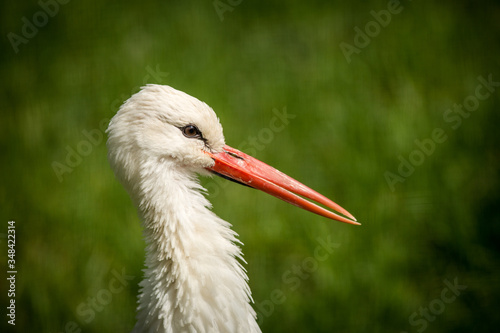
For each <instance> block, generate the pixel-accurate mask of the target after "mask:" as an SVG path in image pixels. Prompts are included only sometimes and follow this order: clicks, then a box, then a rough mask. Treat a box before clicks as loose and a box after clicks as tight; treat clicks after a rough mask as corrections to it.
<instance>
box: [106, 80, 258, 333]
mask: <svg viewBox="0 0 500 333" xmlns="http://www.w3.org/2000/svg"><path fill="white" fill-rule="evenodd" d="M190 124H192V125H196V126H197V127H198V128H199V129H200V131H201V132H202V133H203V137H204V139H205V142H203V140H196V139H192V138H187V137H185V136H184V135H183V134H182V132H181V130H180V129H179V128H181V127H183V126H186V125H190ZM107 132H108V135H109V139H108V142H107V145H108V150H109V153H108V158H109V161H110V164H111V166H112V168H113V170H114V171H115V174H116V176H117V178H118V179H119V180H120V182H121V183H122V184H123V186H124V187H125V188H126V190H127V191H128V193H129V194H130V196H131V198H132V199H133V201H134V203H135V205H136V206H137V208H138V211H139V215H140V217H141V220H142V224H143V234H144V238H145V241H146V244H147V247H146V269H145V270H144V275H145V277H144V280H143V281H142V282H141V283H140V288H141V291H140V295H139V306H138V314H137V324H136V326H135V328H134V331H133V332H260V329H259V327H258V325H257V323H256V314H255V311H254V310H253V309H252V307H251V306H250V304H249V303H250V302H251V301H252V299H251V293H250V288H249V287H248V284H247V280H248V278H247V275H246V273H245V270H244V269H243V267H242V265H241V263H240V261H243V259H242V253H241V250H240V248H239V247H238V246H236V245H235V243H239V241H238V240H237V239H236V236H237V234H236V233H235V232H234V231H232V230H231V229H230V224H229V223H227V222H225V221H223V220H222V219H220V218H219V217H217V216H216V215H215V214H214V213H213V212H212V211H211V210H210V208H211V205H210V203H209V202H208V201H207V200H206V198H205V197H204V196H203V195H202V194H201V192H204V191H205V190H204V189H203V188H202V187H201V185H200V184H199V182H198V179H197V175H196V174H197V173H200V174H207V171H206V170H205V167H208V166H211V165H213V161H212V159H211V158H210V157H209V156H208V155H207V154H204V153H203V150H210V151H211V152H220V151H222V147H223V146H224V136H223V133H222V127H221V125H220V123H219V120H218V118H217V116H216V115H215V113H214V111H213V110H212V109H211V108H210V107H209V106H208V105H206V104H205V103H203V102H201V101H199V100H197V99H196V98H193V97H191V96H189V95H187V94H185V93H183V92H181V91H178V90H175V89H173V88H171V87H168V86H160V85H147V86H146V87H143V89H142V90H141V91H140V92H138V93H137V94H135V95H134V96H132V97H131V98H130V99H129V100H127V101H126V102H125V103H124V104H123V105H122V107H121V108H120V110H119V111H118V112H117V114H116V115H115V116H114V117H113V119H112V120H111V122H110V125H109V128H108V131H107ZM243 262H244V261H243Z"/></svg>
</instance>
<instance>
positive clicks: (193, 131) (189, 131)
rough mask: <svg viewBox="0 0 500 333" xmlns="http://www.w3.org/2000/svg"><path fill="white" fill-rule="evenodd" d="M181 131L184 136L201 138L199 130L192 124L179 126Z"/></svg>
mask: <svg viewBox="0 0 500 333" xmlns="http://www.w3.org/2000/svg"><path fill="white" fill-rule="evenodd" d="M181 131H182V134H184V136H185V137H186V138H202V135H201V132H200V130H199V129H198V127H196V126H194V125H187V126H184V127H182V128H181Z"/></svg>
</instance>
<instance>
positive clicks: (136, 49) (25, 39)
mask: <svg viewBox="0 0 500 333" xmlns="http://www.w3.org/2000/svg"><path fill="white" fill-rule="evenodd" d="M61 2H64V1H62V0H61ZM54 3H57V4H58V5H57V6H55V5H54ZM45 4H46V5H45ZM388 8H389V9H392V10H393V11H394V12H395V11H398V12H397V13H392V14H391V16H390V22H389V18H388V16H387V15H385V16H384V14H383V13H387V10H388ZM372 11H374V13H375V14H373V12H372ZM381 11H386V12H381ZM43 13H46V14H43ZM0 15H1V23H0V25H1V33H2V51H1V53H0V70H1V74H2V80H1V83H0V84H1V86H2V88H1V90H0V91H1V92H0V93H1V96H2V97H1V101H0V103H1V111H0V115H1V116H0V117H1V118H0V123H1V131H0V137H1V151H0V154H1V156H2V160H1V164H0V168H1V175H2V182H1V187H0V188H1V191H0V199H1V206H2V210H1V224H0V244H1V246H0V248H1V255H0V263H1V267H2V273H1V275H2V276H4V278H2V282H1V283H0V300H1V304H2V305H1V308H2V311H1V312H2V317H1V318H2V319H1V321H0V330H1V331H2V332H6V331H12V332H127V331H130V330H131V329H132V327H133V325H134V323H135V306H136V295H137V293H138V287H137V284H138V283H139V281H140V280H141V276H142V271H141V269H142V268H143V259H144V242H143V240H142V236H141V227H140V223H139V221H138V218H137V215H136V212H135V209H134V207H133V206H132V204H131V202H130V200H129V198H128V196H127V194H126V193H125V191H124V189H123V188H122V187H121V185H120V184H119V183H118V182H117V181H116V180H115V178H114V175H113V173H112V171H111V170H110V168H109V165H108V162H107V159H106V147H105V134H104V129H105V128H106V124H107V122H108V120H109V119H110V118H111V117H112V116H113V115H114V114H115V113H116V111H117V109H118V107H119V105H120V104H121V103H122V101H124V100H125V99H127V98H128V97H129V96H130V95H131V94H132V93H134V92H137V91H138V90H139V87H140V86H142V85H143V84H145V83H160V84H168V85H171V86H173V87H175V88H177V89H180V90H183V91H185V92H187V93H189V94H191V95H193V96H196V97H198V98H199V99H201V100H203V101H205V102H207V103H208V104H209V105H211V106H212V107H213V108H214V110H215V111H216V112H217V113H218V115H219V117H220V119H221V122H222V124H223V126H224V130H225V136H226V142H227V143H228V144H230V145H232V146H235V147H240V148H242V149H243V148H244V149H246V150H247V151H248V152H251V153H252V154H253V155H255V156H256V157H257V158H259V159H261V160H263V161H266V162H267V163H269V164H271V165H273V166H275V167H277V168H278V169H280V170H282V171H284V172H286V173H288V174H289V175H291V176H292V177H294V178H296V179H298V180H300V181H302V182H304V183H305V184H307V185H309V186H311V187H312V188H314V189H316V190H318V191H319V192H321V193H324V194H325V195H327V196H329V197H331V198H332V199H333V200H334V201H336V202H338V203H339V204H340V205H342V206H343V207H345V208H347V209H348V210H349V211H350V212H352V213H353V214H354V215H355V216H356V217H357V218H358V220H359V221H361V222H362V224H363V225H362V226H361V227H356V226H350V225H345V224H341V223H337V222H332V221H329V220H326V219H324V218H321V217H318V216H315V215H313V214H310V213H308V212H306V211H302V210H299V209H298V208H295V207H293V206H290V205H287V204H286V203H283V202H282V201H280V200H278V199H275V198H272V197H269V196H268V195H266V194H264V193H260V192H257V191H253V190H251V189H248V188H245V187H240V186H238V185H236V184H233V183H229V182H225V181H223V180H216V179H212V180H211V179H203V180H202V183H203V184H204V185H205V186H206V187H207V188H208V190H209V195H210V200H211V201H212V203H213V205H214V208H213V209H214V211H215V212H216V213H217V214H218V215H220V216H221V217H223V218H224V219H226V220H228V221H230V222H231V223H232V224H233V228H234V230H236V231H237V232H238V234H239V235H240V239H241V241H242V242H243V243H244V244H245V245H244V246H243V252H244V253H245V259H246V261H247V262H248V264H247V265H246V268H247V270H248V275H249V278H250V286H251V289H252V291H253V298H254V300H255V308H256V310H257V312H259V313H260V316H259V322H260V325H261V328H262V330H263V331H265V332H424V331H427V332H493V331H496V329H497V328H498V327H499V326H500V319H499V318H500V317H499V315H498V312H499V310H500V306H499V305H500V301H499V297H500V284H499V282H500V277H499V276H500V258H499V250H500V246H499V241H500V239H499V229H500V225H499V223H500V218H499V216H500V214H499V209H498V206H499V204H500V201H499V199H500V195H499V168H500V148H499V146H500V140H499V135H498V133H499V131H498V125H499V124H500V116H499V114H500V112H499V109H500V87H499V86H498V85H500V84H499V83H496V86H495V83H494V84H493V85H490V86H489V89H490V90H488V88H486V87H484V86H483V87H482V88H477V87H478V85H480V80H479V79H478V78H479V77H482V78H484V79H485V80H488V77H490V79H491V81H494V82H500V66H499V65H500V56H499V55H500V34H499V33H500V5H499V4H498V2H497V1H461V2H456V1H439V2H438V1H420V0H419V1H409V0H405V1H403V0H402V1H401V2H400V3H399V5H397V4H394V3H391V4H389V3H388V2H387V1H352V2H340V1H287V2H281V1H269V0H268V1H250V0H243V1H236V0H234V1H229V0H220V1H215V2H214V1H211V0H210V1H156V2H150V1H97V0H90V1H67V2H66V3H58V2H54V1H51V0H47V2H44V0H42V1H41V2H40V3H39V2H37V1H34V0H29V1H18V2H14V1H10V2H7V1H4V2H2V4H1V10H0ZM375 16H378V17H379V20H381V22H382V23H377V21H376V19H375ZM23 18H24V19H23ZM26 22H28V23H26ZM33 22H35V23H37V24H38V25H39V27H36V26H34V29H33V27H32V28H30V27H29V25H30V24H33ZM377 27H378V28H377ZM367 28H368V29H369V30H368V33H369V35H366V36H365V37H363V34H365V33H366V32H365V31H366V29H367ZM370 29H371V30H370ZM359 31H362V33H360V32H359ZM23 34H24V35H23ZM342 43H343V44H342ZM347 44H349V45H350V46H347ZM341 45H343V46H341ZM356 45H357V46H356ZM353 47H356V49H354V48H353ZM343 49H344V51H343ZM345 50H351V51H352V52H347V53H346V51H345ZM477 89H479V90H477ZM478 91H479V93H480V94H481V95H480V96H483V97H481V98H482V99H478V98H477V97H475V96H476V95H477V94H478ZM485 95H488V96H487V97H484V96H485ZM474 101H477V102H478V103H477V104H474V103H475V102H474ZM463 103H471V104H469V108H472V109H473V110H474V111H473V112H470V113H469V112H468V111H467V112H466V113H463V115H461V114H460V113H457V112H454V111H447V110H453V106H454V104H457V105H460V104H463ZM273 110H274V111H273ZM464 110H465V109H464ZM278 111H279V112H278ZM284 111H286V112H287V113H288V115H289V118H286V121H283V123H280V122H279V121H278V120H276V119H275V120H273V119H274V118H275V117H276V114H277V113H276V112H278V113H281V114H283V112H284ZM446 117H448V118H446ZM459 121H460V123H459ZM271 122H275V123H277V124H278V125H280V124H282V125H283V126H281V127H280V130H276V127H273V126H271ZM453 126H455V128H454V127H453ZM273 128H274V129H273ZM436 129H438V131H439V129H441V130H442V135H441V136H439V142H436V139H434V140H435V141H434V143H433V144H431V143H429V140H430V139H432V138H433V132H434V131H435V130H436ZM443 135H444V136H445V138H446V139H443ZM415 140H418V141H419V142H426V143H427V146H425V147H426V148H425V149H426V152H423V151H422V150H423V148H419V146H418V144H417V143H416V141H415ZM410 158H411V160H412V161H413V162H410V163H413V164H416V165H415V166H412V167H411V169H408V166H406V167H400V164H401V163H402V162H401V161H402V159H405V160H409V159H410ZM398 167H399V168H400V169H401V168H402V169H401V170H400V171H398ZM405 168H406V169H405ZM401 174H404V175H401ZM388 175H390V176H388ZM388 177H389V179H390V181H388ZM397 177H400V178H397ZM10 220H14V221H15V225H16V237H17V238H16V268H17V270H18V274H17V281H16V298H15V299H16V309H17V312H16V315H17V316H16V326H15V327H12V326H11V325H8V324H7V317H6V316H5V314H4V312H5V311H6V310H5V309H6V306H7V304H8V303H7V302H8V301H9V299H8V297H7V288H6V287H7V283H6V280H5V275H6V271H7V267H6V260H7V239H6V234H7V222H8V221H10ZM324 243H330V245H329V249H330V252H328V255H327V256H326V258H325V257H324V256H321V258H319V257H318V256H317V255H315V250H316V248H317V247H318V246H321V244H324ZM332 244H334V245H332ZM321 253H323V252H321ZM320 259H321V260H320ZM116 274H118V275H120V274H125V275H127V278H128V279H129V280H124V281H126V282H125V283H122V285H121V287H122V288H120V291H119V292H113V293H111V292H110V283H116V280H113V279H115V277H116ZM112 281H115V282H112ZM447 283H448V284H451V285H453V284H458V285H459V287H458V288H459V289H457V290H455V294H453V293H452V292H451V291H450V290H449V289H446V288H449V286H448V284H447ZM464 288H465V289H464ZM113 290H115V291H116V286H115V288H114V289H113ZM276 292H278V294H279V293H280V292H281V294H280V295H281V296H280V297H279V299H276V297H275V296H276ZM273 295H274V296H273ZM443 295H444V296H443ZM443 297H444V298H443Z"/></svg>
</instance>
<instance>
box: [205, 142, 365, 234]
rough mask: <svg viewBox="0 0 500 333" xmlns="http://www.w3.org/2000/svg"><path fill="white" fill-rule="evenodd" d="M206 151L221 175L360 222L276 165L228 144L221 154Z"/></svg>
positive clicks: (322, 212) (313, 209)
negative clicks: (266, 162)
mask: <svg viewBox="0 0 500 333" xmlns="http://www.w3.org/2000/svg"><path fill="white" fill-rule="evenodd" d="M207 154H208V155H210V156H211V157H212V158H213V160H214V161H215V164H214V166H212V167H211V168H207V169H208V170H210V171H212V172H214V173H215V174H217V175H219V176H222V177H224V178H227V179H229V180H233V181H235V182H237V183H240V184H242V185H247V186H250V187H253V188H256V189H259V190H261V191H264V192H266V193H269V194H271V195H273V196H275V197H277V198H279V199H281V200H283V201H286V202H288V203H291V204H292V205H295V206H297V207H300V208H303V209H305V210H308V211H310V212H313V213H315V214H318V215H321V216H324V217H327V218H330V219H332V220H336V221H340V222H345V223H350V224H357V225H359V224H360V223H358V222H356V218H354V216H352V215H351V214H350V213H349V212H348V211H347V210H345V209H344V208H342V207H340V206H339V205H337V204H336V203H335V202H333V201H331V200H330V199H328V198H326V197H325V196H323V195H321V194H319V193H318V192H316V191H314V190H312V189H310V188H309V187H307V186H305V185H304V184H302V183H300V182H298V181H296V180H295V179H293V178H291V177H289V176H287V175H285V174H284V173H282V172H280V171H278V170H276V169H275V168H273V167H271V166H269V165H267V164H265V163H263V162H261V161H259V160H258V159H256V158H253V157H252V156H249V155H247V154H245V153H242V152H241V151H239V150H237V149H234V148H231V147H229V146H227V145H226V146H224V151H223V152H222V153H218V154H212V153H208V152H207ZM299 195H301V196H303V197H305V198H307V199H311V200H314V201H316V202H317V203H320V204H323V205H325V206H326V207H328V208H331V209H332V210H335V211H337V212H339V213H341V214H343V215H345V216H347V218H346V217H344V216H341V215H338V214H336V213H334V212H332V211H329V210H327V209H325V208H323V207H320V206H318V205H316V204H314V203H312V202H310V201H307V200H306V199H304V198H302V197H300V196H299Z"/></svg>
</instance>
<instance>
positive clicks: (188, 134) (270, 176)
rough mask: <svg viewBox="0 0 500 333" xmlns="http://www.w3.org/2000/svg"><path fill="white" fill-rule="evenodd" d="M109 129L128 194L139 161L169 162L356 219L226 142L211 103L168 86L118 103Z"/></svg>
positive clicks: (115, 165)
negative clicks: (120, 103) (119, 104)
mask: <svg viewBox="0 0 500 333" xmlns="http://www.w3.org/2000/svg"><path fill="white" fill-rule="evenodd" d="M107 132H108V136H109V138H108V142H107V146H108V158H109V160H110V163H111V166H112V168H113V169H114V171H115V174H116V175H117V177H118V178H119V179H120V181H121V182H122V183H123V184H124V186H125V187H126V188H127V190H129V192H130V193H133V191H131V190H132V189H133V188H134V186H136V185H137V184H138V183H139V181H140V179H141V177H142V176H143V175H141V166H143V165H151V164H153V165H158V166H165V165H168V166H169V167H172V168H177V169H179V170H184V171H186V172H191V173H200V174H207V173H209V172H212V173H214V174H217V175H219V176H222V177H224V178H226V179H229V180H232V181H235V182H237V183H240V184H243V185H247V186H249V187H253V188H257V189H260V190H262V191H264V192H266V193H269V194H271V195H274V196H276V197H278V198H280V199H282V200H284V201H287V202H289V203H291V204H293V205H296V206H298V207H301V208H304V209H306V210H309V211H311V212H314V213H316V214H319V215H322V216H325V217H328V218H331V219H334V220H338V221H342V222H346V223H351V224H359V223H357V222H355V221H356V220H355V218H354V217H353V216H352V215H351V214H350V213H349V212H347V211H346V210H345V209H343V208H342V207H340V206H339V205H337V204H336V203H334V202H332V201H331V200H329V199H327V198H326V197H324V196H322V195H321V194H319V193H317V192H315V191H313V190H311V189H310V188H308V187H307V186H305V185H303V184H301V183H299V182H298V181H296V180H294V179H293V178H291V177H288V176H287V175H285V174H283V173H281V172H279V171H278V170H276V169H274V168H272V167H270V166H269V165H267V164H265V163H263V162H261V161H259V160H257V159H255V158H253V157H251V156H249V155H246V154H244V153H242V152H240V151H238V150H236V149H234V148H231V147H229V146H227V145H225V143H224V135H223V133H222V126H221V125H220V122H219V119H218V118H217V115H216V114H215V112H214V111H213V110H212V108H210V107H209V106H208V105H207V104H205V103H203V102H201V101H199V100H198V99H196V98H194V97H192V96H189V95H187V94H185V93H183V92H181V91H178V90H175V89H173V88H171V87H169V86H163V85H154V84H148V85H147V86H145V87H143V88H142V90H141V91H139V92H138V93H136V94H135V95H133V96H132V97H131V98H130V99H128V100H127V101H126V102H125V103H124V104H123V105H122V106H121V107H120V110H119V111H118V112H117V114H116V115H115V116H114V117H113V119H112V120H111V123H110V125H109V128H108V130H107ZM159 162H169V163H159ZM297 194H298V195H297ZM299 195H300V196H299ZM301 196H303V197H306V198H308V199H311V200H314V201H316V202H318V203H321V204H323V205H325V206H327V207H329V208H331V209H334V210H336V211H337V212H340V213H341V214H343V215H344V216H341V215H338V214H336V213H334V212H332V211H330V210H327V209H325V208H323V207H320V206H318V205H316V204H314V203H312V202H310V201H308V200H306V199H304V198H302V197H301ZM346 217H347V218H346Z"/></svg>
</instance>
